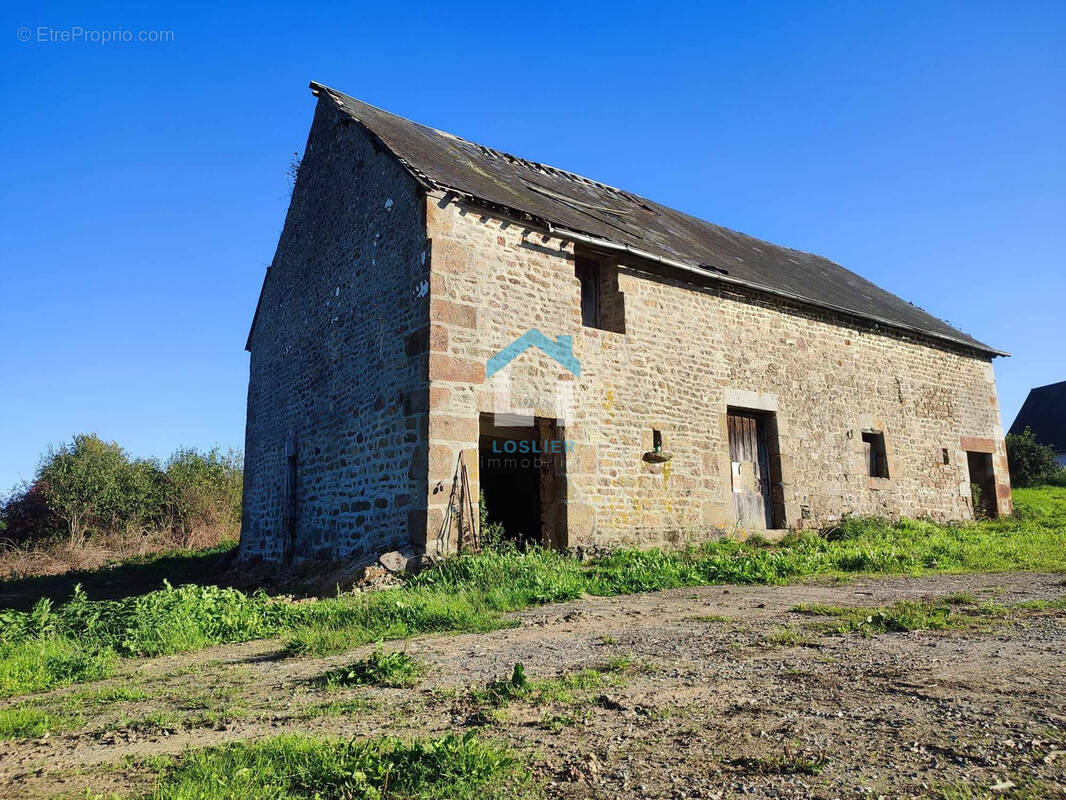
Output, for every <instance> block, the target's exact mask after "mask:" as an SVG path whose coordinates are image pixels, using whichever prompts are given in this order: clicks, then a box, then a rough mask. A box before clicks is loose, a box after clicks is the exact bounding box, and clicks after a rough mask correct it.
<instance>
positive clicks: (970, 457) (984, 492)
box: [966, 451, 999, 519]
mask: <svg viewBox="0 0 1066 800" xmlns="http://www.w3.org/2000/svg"><path fill="white" fill-rule="evenodd" d="M966 466H967V467H968V468H969V470H970V496H971V498H972V500H973V513H974V516H975V517H987V518H989V519H994V518H995V517H996V516H998V515H999V504H998V503H997V502H996V474H995V471H994V470H993V468H992V454H991V453H972V452H969V451H967V453H966Z"/></svg>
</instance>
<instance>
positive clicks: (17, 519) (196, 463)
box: [0, 434, 243, 547]
mask: <svg viewBox="0 0 1066 800" xmlns="http://www.w3.org/2000/svg"><path fill="white" fill-rule="evenodd" d="M242 489H243V474H242V457H241V454H240V453H239V452H235V451H233V450H230V451H228V452H225V453H224V452H222V451H221V450H219V449H218V448H214V449H212V450H209V451H207V452H206V453H201V452H199V451H197V450H195V449H192V448H183V449H179V450H177V451H176V452H175V453H174V454H173V455H172V456H171V457H170V458H169V459H167V462H166V464H165V466H162V467H161V466H160V465H159V463H158V462H157V461H155V460H150V459H136V458H131V457H130V456H129V454H128V453H126V451H125V450H123V449H122V447H120V446H119V445H118V444H116V443H115V442H105V441H103V440H102V439H101V438H100V437H99V436H97V435H96V434H81V435H78V436H75V437H74V438H73V439H72V440H71V441H70V443H68V444H65V445H63V446H61V447H59V448H49V450H48V453H47V454H46V455H45V456H44V458H43V459H42V460H41V463H40V465H39V466H38V468H37V475H36V477H35V479H34V481H33V482H32V483H31V484H28V485H26V486H24V487H21V488H20V489H17V490H16V491H14V492H13V493H12V494H11V496H10V497H9V498H8V499H7V500H6V501H5V502H4V503H3V505H2V506H0V531H3V532H4V533H5V535H6V538H8V539H10V540H12V541H14V542H15V543H17V544H22V543H27V542H32V541H35V540H36V541H38V542H39V541H43V540H48V539H52V538H55V537H56V536H59V535H63V534H65V535H66V538H67V541H68V542H70V543H79V542H83V541H85V540H86V539H90V538H93V536H94V534H109V535H113V534H126V533H134V534H140V533H143V532H146V531H149V530H166V531H169V532H170V534H171V540H172V542H171V543H172V544H174V545H177V546H180V547H187V546H191V545H200V546H204V545H210V544H214V543H216V542H217V541H218V540H219V539H223V538H233V537H234V536H235V535H236V533H237V531H238V530H239V529H240V520H241V492H242ZM5 528H6V530H5ZM204 530H207V531H209V532H210V535H209V536H207V537H204V536H198V533H199V532H201V531H204Z"/></svg>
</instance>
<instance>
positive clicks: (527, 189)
mask: <svg viewBox="0 0 1066 800" xmlns="http://www.w3.org/2000/svg"><path fill="white" fill-rule="evenodd" d="M311 89H312V91H314V93H315V94H316V95H319V96H321V94H322V93H325V94H327V95H328V96H329V97H330V98H331V99H332V101H333V102H334V103H335V104H336V105H337V106H338V107H339V109H340V110H341V111H342V112H343V113H345V114H347V115H348V116H350V117H351V118H352V119H353V120H355V121H356V122H358V123H360V124H361V125H363V126H364V127H365V128H367V129H368V130H369V131H370V132H371V133H372V134H373V135H374V136H376V137H377V138H378V139H380V140H381V142H382V143H383V144H384V145H385V146H386V147H387V148H388V149H389V150H390V151H391V152H392V153H393V154H394V155H395V156H396V157H397V158H398V159H399V160H400V161H401V162H402V163H403V164H404V165H405V166H406V167H407V169H408V170H409V171H410V172H411V173H412V174H413V175H414V176H415V177H416V178H417V179H418V180H419V181H421V182H422V183H423V185H425V186H427V187H428V188H437V189H445V190H453V191H456V192H458V193H460V194H462V195H467V196H470V197H472V198H475V199H477V200H479V201H482V202H485V203H487V204H489V205H492V206H497V207H504V208H506V209H510V210H512V211H515V212H519V213H520V214H525V215H528V216H529V217H531V218H533V219H535V220H543V221H545V222H548V223H550V224H551V225H552V226H557V227H559V228H561V229H567V230H570V231H573V232H577V233H580V234H584V235H586V236H592V237H596V238H598V239H605V240H608V241H609V242H612V243H614V244H616V245H624V246H628V247H630V248H633V249H635V250H639V251H641V252H643V253H648V254H650V255H652V256H654V257H658V258H664V259H668V260H671V261H677V262H681V263H684V264H687V265H689V266H692V267H702V268H703V269H704V270H708V271H713V272H718V273H719V274H721V275H723V276H724V277H723V278H722V280H726V281H729V282H734V283H741V284H744V285H746V286H750V287H754V288H756V289H760V288H761V289H764V290H767V291H771V292H774V293H776V294H781V295H785V296H791V297H793V298H796V299H798V300H800V301H802V302H806V303H809V304H811V305H815V306H819V307H822V308H828V309H832V310H835V311H842V312H845V313H848V314H852V315H854V316H856V317H860V318H864V319H867V320H872V321H874V322H877V323H882V324H885V325H887V326H890V327H895V328H898V329H901V330H905V331H911V332H918V333H921V334H926V335H928V336H931V337H933V338H937V339H942V340H947V341H951V342H954V343H956V344H960V345H964V346H966V347H969V348H973V349H975V350H978V351H981V352H983V353H986V354H989V355H1006V353H1002V352H1000V351H998V350H995V349H993V348H991V347H989V346H988V345H986V344H983V343H981V342H979V341H977V340H976V339H974V338H973V337H971V336H969V335H968V334H966V333H963V332H962V331H960V330H958V329H956V328H954V327H952V326H951V325H949V324H948V323H946V322H944V321H943V320H941V319H938V318H936V317H934V316H933V315H931V314H929V313H927V312H925V311H923V310H922V309H920V308H918V307H917V306H915V305H913V304H911V303H908V302H907V301H905V300H902V299H900V298H899V297H897V296H896V295H894V294H892V293H891V292H887V291H885V290H884V289H881V288H880V287H878V286H876V285H874V284H873V283H871V282H870V281H868V280H866V279H865V278H863V277H861V276H859V275H856V274H855V273H854V272H851V271H850V270H847V269H845V268H844V267H842V266H840V265H839V264H836V263H834V262H832V261H830V260H828V259H826V258H822V257H821V256H817V255H813V254H811V253H804V252H802V251H800V250H792V249H789V248H787V247H781V246H779V245H775V244H770V243H769V242H764V241H762V240H760V239H756V238H754V237H752V236H748V235H746V234H743V233H738V232H737V231H734V230H730V229H729V228H723V227H721V226H719V225H714V224H712V223H710V222H706V221H704V220H702V219H697V218H696V217H693V216H690V215H688V214H685V213H683V212H681V211H676V210H675V209H672V208H669V207H667V206H664V205H661V204H659V203H656V202H654V201H652V200H647V199H645V198H643V197H640V196H638V195H635V194H632V193H630V192H626V191H623V190H621V189H615V188H613V187H610V186H606V185H604V184H602V183H599V182H598V181H594V180H591V179H589V178H584V177H582V176H580V175H576V174H574V173H572V172H567V171H566V170H562V169H557V168H555V167H550V166H548V165H546V164H539V163H537V162H534V161H527V160H526V159H523V158H518V157H516V156H512V155H509V154H507V153H503V152H501V151H499V150H494V149H492V148H490V147H485V146H483V145H480V144H476V143H474V142H470V141H467V140H466V139H461V138H459V137H458V136H454V135H452V134H450V133H444V132H443V131H439V130H435V129H434V128H430V127H428V126H426V125H421V124H419V123H417V122H412V121H411V120H408V119H404V118H403V117H399V116H396V115H395V114H390V113H389V112H387V111H383V110H382V109H380V108H375V107H374V106H371V105H368V104H366V103H364V102H362V101H360V100H356V99H355V98H353V97H349V96H348V95H346V94H343V93H341V92H338V91H336V90H334V89H330V88H329V87H327V86H323V85H321V84H318V83H314V82H312V83H311ZM559 235H561V236H563V237H564V238H565V231H560V234H559Z"/></svg>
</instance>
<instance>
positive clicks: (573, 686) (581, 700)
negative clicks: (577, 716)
mask: <svg viewBox="0 0 1066 800" xmlns="http://www.w3.org/2000/svg"><path fill="white" fill-rule="evenodd" d="M631 666H632V664H631V662H630V660H629V659H628V658H625V657H622V658H619V659H615V660H613V661H611V662H609V663H607V664H604V665H603V666H602V667H599V668H589V669H582V670H577V671H575V672H568V673H565V674H563V675H560V676H557V677H553V678H543V679H539V680H531V679H530V678H528V677H527V676H526V672H525V667H524V666H523V665H522V664H520V663H519V664H515V665H514V668H513V670H512V672H511V677H510V678H509V679H498V680H494V681H490V682H489V683H488V684H486V685H485V686H484V687H481V688H470V689H468V690H467V692H466V694H465V698H466V699H467V700H468V701H469V702H470V703H471V704H472V705H473V706H474V707H475V708H476V709H478V710H481V711H485V710H489V709H501V708H506V707H507V706H508V705H510V704H511V703H512V702H515V701H523V702H527V703H530V704H531V705H535V706H546V705H552V704H560V705H567V706H584V705H589V704H591V703H592V702H593V698H592V697H591V696H590V692H594V691H596V690H599V689H604V688H607V687H611V686H621V685H622V684H623V683H624V678H623V677H622V674H623V673H624V672H626V671H628V670H629V669H630V668H631Z"/></svg>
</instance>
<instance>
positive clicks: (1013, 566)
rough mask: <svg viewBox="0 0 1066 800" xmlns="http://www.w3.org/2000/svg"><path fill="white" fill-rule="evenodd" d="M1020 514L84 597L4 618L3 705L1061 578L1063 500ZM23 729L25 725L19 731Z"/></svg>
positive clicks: (1021, 498)
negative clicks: (415, 651)
mask: <svg viewBox="0 0 1066 800" xmlns="http://www.w3.org/2000/svg"><path fill="white" fill-rule="evenodd" d="M1014 498H1015V507H1016V510H1017V511H1016V516H1015V517H1014V518H1011V519H1003V520H995V521H987V522H978V523H973V524H967V525H937V524H934V523H931V522H925V521H917V520H908V519H904V520H901V521H899V522H896V523H890V522H887V521H885V520H879V519H869V518H863V519H860V518H850V519H847V520H845V521H844V522H842V523H841V524H840V525H839V526H837V527H835V528H833V529H831V530H827V531H823V532H820V533H818V532H803V533H798V534H792V535H790V536H789V537H787V538H786V539H785V540H784V541H783V542H780V543H777V544H769V543H767V542H764V541H762V540H759V539H749V540H746V541H742V542H738V541H732V540H729V539H723V540H719V541H714V542H708V543H706V544H703V545H700V546H697V547H691V548H688V549H684V550H677V551H662V550H648V551H636V550H620V551H617V552H615V553H612V554H610V555H608V556H606V557H604V558H601V559H597V560H594V561H590V562H580V561H578V560H576V559H574V558H571V557H569V556H567V555H565V554H562V553H557V552H552V551H547V550H531V551H528V552H525V553H519V552H514V551H503V552H486V553H481V554H477V555H460V556H456V557H453V558H450V559H447V560H445V561H443V562H442V563H440V564H439V565H436V566H435V567H434V568H432V569H430V570H427V571H425V572H423V573H422V574H420V575H418V576H414V577H411V578H409V579H408V580H407V582H406V585H404V586H403V587H400V588H395V589H388V590H384V591H379V592H367V593H360V594H345V595H338V596H337V597H331V598H325V599H321V600H317V601H314V602H304V603H292V602H289V601H286V600H281V599H275V598H272V597H270V596H268V595H267V594H265V593H262V592H255V593H251V594H247V593H244V592H240V591H238V590H236V589H232V588H222V587H218V586H198V585H185V586H181V587H173V586H170V585H166V586H164V588H162V589H159V590H157V591H152V592H148V593H146V594H141V595H138V596H133V597H125V598H117V599H108V600H93V599H90V598H89V597H88V595H87V594H86V593H85V592H83V591H81V590H78V591H76V592H75V594H74V596H73V597H71V598H70V599H69V600H67V601H66V602H63V603H61V604H53V603H52V602H51V601H50V600H49V599H47V598H45V599H42V600H41V601H39V602H38V603H37V605H36V606H34V607H33V608H32V609H31V610H30V611H16V610H3V611H0V696H12V695H19V694H26V693H31V692H37V691H42V690H46V689H48V688H50V687H53V686H57V685H62V684H68V683H76V682H84V681H92V680H98V679H100V678H104V677H107V676H108V675H110V674H112V672H113V670H114V668H115V665H116V663H117V660H118V659H119V658H120V657H150V656H158V655H163V654H168V653H179V652H187V651H191V650H198V649H201V648H204V647H207V646H210V645H214V644H220V643H226V642H241V641H249V640H252V639H262V638H271V637H282V638H283V640H284V642H283V645H282V648H283V654H284V655H287V656H300V655H323V654H327V653H335V652H343V651H345V650H347V649H350V648H352V647H355V646H356V645H359V644H362V643H366V642H372V641H378V640H385V639H396V638H403V637H408V636H413V635H416V634H421V633H429V632H460V631H467V632H469V631H486V630H492V629H495V628H499V627H503V626H506V625H508V624H509V622H508V620H507V618H506V616H505V615H506V613H507V612H510V611H515V610H518V609H521V608H524V607H527V606H531V605H537V604H544V603H553V602H560V601H566V600H572V599H575V598H577V597H580V596H581V595H584V594H588V595H600V596H609V595H620V594H630V593H634V592H646V591H654V590H660V589H669V588H677V587H684V586H697V585H703V584H715V583H737V584H764V583H784V582H788V581H794V580H800V579H804V578H808V577H811V576H836V577H840V576H854V575H863V574H865V575H870V574H878V575H892V574H909V575H918V574H925V573H931V572H996V571H1019V570H1022V571H1024V570H1029V571H1062V570H1066V489H1062V488H1039V489H1021V490H1017V491H1016V492H1015V493H1014ZM19 724H27V725H32V724H33V723H32V721H30V720H27V721H24V722H21V723H19Z"/></svg>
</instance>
